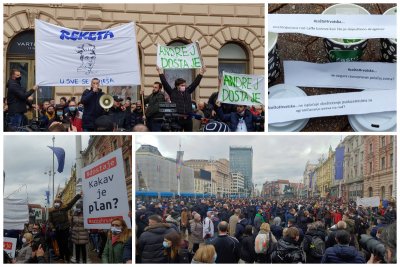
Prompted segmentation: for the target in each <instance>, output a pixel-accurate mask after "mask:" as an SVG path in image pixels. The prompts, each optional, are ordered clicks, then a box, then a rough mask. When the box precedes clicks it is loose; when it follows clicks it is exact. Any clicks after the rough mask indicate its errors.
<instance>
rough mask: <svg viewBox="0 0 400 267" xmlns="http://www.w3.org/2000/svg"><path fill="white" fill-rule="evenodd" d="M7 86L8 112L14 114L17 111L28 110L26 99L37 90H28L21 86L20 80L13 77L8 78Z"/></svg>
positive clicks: (23, 111)
mask: <svg viewBox="0 0 400 267" xmlns="http://www.w3.org/2000/svg"><path fill="white" fill-rule="evenodd" d="M7 88H8V92H7V104H8V114H10V115H13V114H16V113H25V112H26V111H27V109H26V105H27V103H26V100H27V99H28V97H29V96H30V95H32V94H33V93H34V92H35V90H33V89H30V90H28V91H26V90H25V89H24V88H22V87H21V83H20V82H19V81H16V80H13V79H9V80H8V83H7Z"/></svg>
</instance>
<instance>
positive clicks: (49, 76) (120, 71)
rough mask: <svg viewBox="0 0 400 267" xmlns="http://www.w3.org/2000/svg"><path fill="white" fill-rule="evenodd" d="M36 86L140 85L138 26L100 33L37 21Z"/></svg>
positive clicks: (115, 28)
mask: <svg viewBox="0 0 400 267" xmlns="http://www.w3.org/2000/svg"><path fill="white" fill-rule="evenodd" d="M35 38H36V40H35V44H36V47H35V60H36V84H38V85H39V86H41V85H42V86H90V83H91V80H92V79H93V78H98V79H99V80H100V84H101V85H102V86H117V85H128V84H129V85H132V84H133V85H138V84H140V83H141V82H140V69H139V57H138V50H137V45H136V31H135V23H134V22H131V23H127V24H123V25H121V26H118V27H114V28H110V29H104V30H100V31H85V30H79V29H69V28H65V27H60V26H57V25H53V24H50V23H47V22H44V21H41V20H35Z"/></svg>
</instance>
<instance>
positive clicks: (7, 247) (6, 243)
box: [3, 237, 17, 259]
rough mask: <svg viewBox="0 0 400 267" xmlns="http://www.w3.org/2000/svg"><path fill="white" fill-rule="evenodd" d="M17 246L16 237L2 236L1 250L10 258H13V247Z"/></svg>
mask: <svg viewBox="0 0 400 267" xmlns="http://www.w3.org/2000/svg"><path fill="white" fill-rule="evenodd" d="M16 248H17V239H16V238H11V237H4V238H3V250H4V251H5V252H6V253H7V254H8V256H10V258H12V259H14V258H15V249H16Z"/></svg>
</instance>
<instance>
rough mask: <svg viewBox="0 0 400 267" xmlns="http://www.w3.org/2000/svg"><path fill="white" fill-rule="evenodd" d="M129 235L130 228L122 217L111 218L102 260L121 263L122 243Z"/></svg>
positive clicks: (123, 243)
mask: <svg viewBox="0 0 400 267" xmlns="http://www.w3.org/2000/svg"><path fill="white" fill-rule="evenodd" d="M121 218H122V217H121ZM130 236H131V233H130V230H129V229H128V226H127V225H126V222H125V221H124V220H123V219H120V218H115V219H114V220H112V221H111V228H110V231H109V232H108V234H107V241H106V245H105V247H104V250H103V255H102V262H103V263H123V252H124V245H125V243H126V242H127V241H128V239H129V237H130Z"/></svg>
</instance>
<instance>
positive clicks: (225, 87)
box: [217, 72, 265, 106]
mask: <svg viewBox="0 0 400 267" xmlns="http://www.w3.org/2000/svg"><path fill="white" fill-rule="evenodd" d="M264 91H265V90H264V76H262V75H248V74H238V73H228V72H223V73H222V80H221V84H220V88H219V93H218V99H217V100H218V101H220V102H222V103H228V104H234V105H247V106H252V105H264V99H265V97H264Z"/></svg>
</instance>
